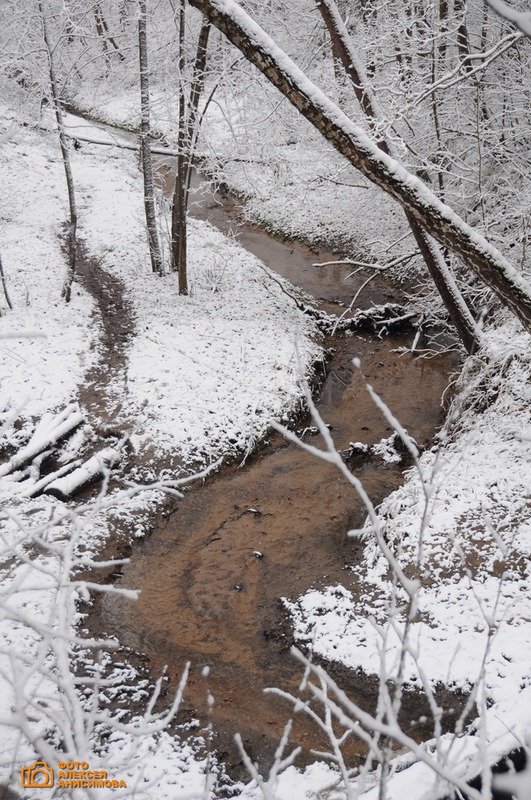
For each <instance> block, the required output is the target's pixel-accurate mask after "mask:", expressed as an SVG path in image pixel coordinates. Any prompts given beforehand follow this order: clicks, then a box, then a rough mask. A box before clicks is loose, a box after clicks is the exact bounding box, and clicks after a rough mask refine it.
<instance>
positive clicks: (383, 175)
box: [190, 0, 531, 332]
mask: <svg viewBox="0 0 531 800" xmlns="http://www.w3.org/2000/svg"><path fill="white" fill-rule="evenodd" d="M190 4H191V5H192V6H194V7H195V8H197V9H199V10H200V11H201V12H202V13H203V14H205V16H206V17H207V18H208V19H209V20H210V22H211V23H212V24H213V25H214V26H215V27H216V28H218V30H220V31H221V32H222V33H224V34H225V36H227V38H228V39H229V40H230V41H231V42H232V43H233V44H234V45H235V46H236V47H237V48H238V49H239V50H240V51H241V52H242V53H243V55H244V56H245V57H246V58H247V60H248V61H249V62H250V63H252V64H254V65H255V66H256V67H257V68H258V69H259V70H260V71H261V72H262V73H263V74H264V75H265V76H266V77H267V78H268V80H269V81H270V82H271V83H272V84H273V85H274V86H275V87H276V88H277V89H278V90H279V91H280V92H281V93H282V94H283V95H284V96H285V97H286V98H287V99H288V100H289V101H290V102H291V103H292V105H293V106H294V107H295V108H297V110H298V111H299V112H300V113H301V114H302V115H303V116H304V117H305V118H306V119H307V120H308V121H309V122H311V123H312V125H314V127H315V128H316V129H317V130H318V131H319V132H320V133H321V134H322V136H324V137H325V138H326V139H327V141H329V142H330V143H331V144H332V145H333V147H335V148H336V150H338V152H340V153H341V154H342V155H343V156H344V157H345V158H347V159H348V161H349V162H350V163H351V164H352V165H353V166H354V167H355V168H356V169H358V170H359V171H360V172H361V173H362V174H363V175H365V177H366V178H367V179H368V180H370V181H372V182H373V183H374V184H376V185H377V186H379V187H380V188H381V189H383V190H384V191H385V192H387V193H388V194H389V195H391V197H393V198H394V199H395V200H397V201H398V202H399V203H400V204H401V205H402V206H403V207H404V208H405V209H406V210H407V211H408V212H409V214H410V215H411V217H412V218H413V219H414V220H416V222H417V223H418V224H420V225H421V226H423V227H424V228H425V229H426V230H427V231H428V232H429V234H430V236H433V238H434V239H436V240H437V241H438V242H439V243H440V244H442V245H443V246H444V247H448V248H449V249H450V250H452V251H453V252H454V253H456V255H458V256H459V257H460V258H461V259H462V260H463V262H464V263H465V264H466V265H467V266H468V267H469V268H470V269H471V270H472V271H473V272H474V273H475V274H476V275H477V276H478V277H479V278H480V279H481V280H482V281H483V282H484V283H486V284H487V285H488V286H489V287H490V288H491V289H492V290H493V291H494V292H495V294H496V295H497V296H498V297H499V299H500V300H501V302H502V303H503V304H504V305H505V306H506V307H507V308H509V309H510V310H511V311H512V312H513V313H514V314H515V315H516V316H517V317H518V319H520V320H521V322H522V324H523V325H524V326H525V328H526V329H527V330H528V331H529V332H531V286H529V284H528V283H527V282H526V281H525V280H524V278H523V277H522V276H521V275H520V274H519V273H518V272H517V271H516V270H515V269H514V267H512V265H511V264H509V262H508V261H506V259H505V258H504V257H503V256H502V254H501V253H500V252H499V251H498V250H496V248H494V247H493V246H492V245H490V244H489V243H488V242H487V241H486V240H485V239H484V238H483V237H481V236H480V235H479V234H477V233H476V232H475V231H474V230H473V229H471V228H470V227H469V226H468V225H467V224H466V223H465V222H464V221H463V220H462V219H461V218H460V217H459V216H458V215H457V214H456V213H455V212H454V211H453V210H452V209H451V208H449V207H448V206H447V205H445V204H444V203H442V202H441V201H440V200H439V199H438V198H437V197H436V196H435V195H434V194H433V192H431V191H430V190H429V189H428V188H427V187H426V186H425V185H424V184H423V183H422V182H421V181H420V180H419V179H418V178H417V177H416V176H414V175H412V174H410V173H408V172H407V170H405V169H404V168H403V167H402V166H401V165H400V164H398V163H397V162H396V161H395V160H394V159H392V158H391V157H390V156H388V155H386V154H385V153H382V152H381V150H379V149H378V147H377V146H376V145H374V144H373V143H372V142H371V141H370V140H368V139H367V137H366V136H365V135H364V133H363V132H362V131H361V130H360V129H359V128H358V127H357V126H356V125H354V123H352V121H351V120H349V119H348V117H346V116H345V114H343V112H342V111H341V110H340V109H339V108H338V107H337V106H336V105H335V104H334V103H332V102H331V101H330V100H329V99H328V98H327V97H326V96H325V95H324V94H323V93H322V92H321V91H320V90H319V89H318V88H317V87H316V86H315V85H314V84H313V83H312V82H311V81H310V80H308V78H307V77H306V76H305V75H304V74H303V73H302V72H301V70H299V69H298V67H297V66H296V65H295V64H294V63H293V62H292V61H291V59H289V58H288V56H286V54H285V53H283V51H282V50H280V49H279V48H278V47H277V46H276V45H275V44H274V42H272V41H271V40H270V39H269V37H267V35H266V34H265V33H264V32H263V31H262V30H261V28H260V27H259V26H258V25H257V24H256V23H255V22H254V21H253V20H252V19H251V18H250V17H249V16H248V15H247V14H246V13H245V12H244V11H243V10H242V9H241V8H240V7H239V6H237V5H235V4H234V3H227V2H225V0H190Z"/></svg>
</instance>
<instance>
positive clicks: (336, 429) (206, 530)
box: [92, 194, 456, 777]
mask: <svg viewBox="0 0 531 800" xmlns="http://www.w3.org/2000/svg"><path fill="white" fill-rule="evenodd" d="M192 214H193V215H194V216H198V217H201V218H203V219H208V220H209V221H210V222H211V223H212V224H214V225H216V226H217V227H219V228H220V229H221V230H222V231H223V232H225V233H227V232H230V231H233V232H234V234H235V235H236V237H237V239H238V240H239V241H240V243H241V244H242V245H243V246H244V247H245V248H246V249H248V250H250V251H251V252H252V253H254V254H256V255H257V256H258V257H259V258H260V259H261V260H262V261H263V262H264V263H265V264H266V265H267V266H268V267H269V268H271V269H272V270H275V271H276V272H278V273H280V274H281V275H284V276H286V277H288V278H289V279H290V280H291V281H292V283H294V284H296V285H297V286H300V287H302V288H303V289H305V290H306V291H307V292H309V293H311V294H312V295H313V296H314V297H316V298H317V299H318V300H319V303H320V307H322V308H325V309H326V310H327V311H335V313H341V312H342V311H343V310H344V308H343V307H342V306H341V305H339V303H340V302H342V303H347V304H348V303H349V302H350V300H351V298H352V296H353V294H354V292H355V291H356V289H357V287H358V285H359V284H360V283H361V280H362V278H361V277H360V278H350V279H347V278H346V276H347V275H348V273H349V271H350V268H349V267H348V266H346V265H336V266H329V267H324V268H316V267H315V266H313V264H314V263H315V262H319V261H327V260H333V259H334V256H333V255H331V254H329V253H326V252H317V251H314V250H310V249H309V248H307V247H305V246H304V245H300V244H297V243H287V244H286V243H283V242H281V241H279V240H278V239H275V238H273V237H271V236H269V235H268V234H267V233H265V232H264V231H262V230H260V229H259V228H256V227H254V226H252V225H247V224H246V225H243V226H241V225H238V224H237V221H236V218H237V206H236V204H235V203H234V201H230V200H226V199H224V200H223V202H221V199H220V198H219V196H212V195H210V194H207V195H203V196H202V198H201V202H200V203H199V204H197V203H194V205H193V207H192ZM396 294H397V290H395V289H393V288H392V287H390V286H388V285H386V284H384V283H383V282H379V283H377V282H374V283H372V284H371V285H370V287H369V288H368V289H367V290H366V291H365V292H364V293H363V295H362V297H361V299H360V305H362V306H364V307H368V306H370V305H371V304H372V303H380V302H386V301H388V300H391V301H396V300H397V297H396ZM398 299H399V298H398ZM325 344H326V346H327V347H329V348H334V351H335V352H334V354H333V356H332V358H331V360H330V361H329V363H328V365H327V377H326V379H325V381H324V384H323V385H322V388H321V390H320V393H319V402H318V408H319V411H320V412H321V414H322V416H323V418H324V420H325V421H326V422H327V423H328V424H329V425H330V426H331V429H332V433H333V436H334V439H335V441H336V444H337V446H338V448H340V449H345V448H346V447H348V444H349V442H352V441H362V442H365V443H367V444H369V445H371V444H374V443H376V442H378V441H379V440H380V439H381V438H382V437H388V436H389V435H390V434H391V433H392V431H391V429H390V427H389V425H388V423H387V421H386V420H385V419H384V418H383V417H382V415H381V414H380V412H378V410H377V409H376V408H375V407H374V405H373V404H372V402H371V401H370V398H369V397H368V394H367V392H366V390H365V387H364V381H363V377H362V376H361V375H360V373H359V371H357V370H356V369H355V368H354V367H353V365H352V359H353V358H354V357H359V358H361V361H362V370H363V374H364V376H365V377H366V379H367V380H368V381H369V382H370V383H371V384H372V385H373V387H374V388H375V389H376V390H377V391H378V392H379V393H380V394H381V395H382V397H383V398H384V399H385V400H386V401H387V402H388V403H389V405H390V406H391V408H392V410H393V412H394V414H395V415H396V416H397V417H398V418H399V419H400V421H401V422H402V424H403V425H404V426H405V427H406V428H407V429H408V431H409V433H410V434H411V435H413V436H414V437H415V439H416V440H417V442H418V443H419V444H420V445H421V446H426V445H429V444H430V442H431V441H432V438H433V435H434V433H435V431H436V429H437V427H438V426H439V425H440V424H441V422H442V418H443V417H442V410H441V396H442V394H443V392H444V390H445V387H446V386H447V383H448V376H449V373H450V371H451V370H452V369H453V368H454V367H455V365H456V361H455V356H451V355H448V354H446V355H438V356H435V357H433V358H430V359H423V358H415V357H412V356H411V355H410V354H405V355H400V354H399V353H398V352H396V351H397V349H398V348H404V347H407V346H408V344H410V337H409V336H408V335H401V336H390V337H387V338H383V339H379V338H378V337H376V336H370V335H365V336H360V335H353V336H346V337H336V338H331V337H330V338H328V340H327V341H326V342H325ZM272 345H273V343H272ZM311 441H312V443H313V444H315V445H317V446H322V442H321V441H320V438H319V437H313V438H312V439H311ZM354 468H355V470H356V474H357V475H358V477H360V478H362V480H363V483H364V485H365V488H366V490H367V492H368V494H369V496H370V497H371V498H372V500H373V502H375V503H378V502H380V501H381V500H382V499H383V498H384V497H385V496H386V495H388V494H389V493H390V492H391V491H392V490H393V489H395V488H396V487H397V486H399V485H400V483H401V482H402V480H403V477H402V472H401V468H400V467H397V466H395V465H389V464H383V463H382V462H376V461H371V460H367V461H365V462H364V461H362V460H360V461H359V463H357V465H355V466H354ZM364 519H365V513H364V509H363V507H362V505H361V502H360V501H359V499H358V498H357V496H356V494H355V493H354V491H353V490H352V489H351V488H350V487H349V486H348V485H347V484H346V482H345V481H344V479H343V478H341V476H340V475H339V474H338V472H337V471H336V470H334V469H332V468H331V467H329V466H328V465H326V464H324V463H323V462H321V461H318V460H316V459H314V458H312V457H311V456H310V455H308V454H307V453H305V452H303V451H302V450H301V449H300V448H298V447H296V446H294V445H288V444H286V442H285V441H284V440H283V439H282V438H281V437H280V436H278V435H276V436H274V437H272V439H271V443H270V444H269V446H262V447H261V448H260V449H259V451H258V452H257V453H256V454H254V455H253V456H252V457H251V458H249V459H248V461H247V463H246V464H245V465H244V466H243V467H241V468H238V467H237V466H236V465H234V467H232V468H225V469H224V470H223V471H222V473H221V474H220V475H217V476H215V477H214V478H213V479H211V480H209V481H207V482H206V483H205V484H204V485H203V486H200V487H197V486H196V487H195V488H193V489H191V490H190V491H189V492H188V493H187V494H186V496H185V498H184V499H183V500H182V501H175V502H173V505H172V507H171V508H170V509H169V511H167V512H166V513H165V514H164V515H163V516H161V517H160V518H158V519H156V520H155V521H154V526H153V530H152V533H151V534H150V535H149V536H148V537H146V538H145V539H144V540H143V541H139V542H137V543H134V545H133V547H132V551H131V553H130V562H129V564H128V565H127V566H125V567H124V568H123V570H122V575H121V577H120V578H119V580H118V581H117V585H118V586H121V587H127V588H135V589H140V590H141V594H140V599H139V600H138V602H136V603H132V602H131V601H126V600H123V599H120V598H119V597H117V596H114V595H106V596H105V597H104V599H103V600H102V601H101V602H99V603H98V604H97V606H96V607H95V609H94V612H93V615H92V616H93V619H94V614H95V615H96V616H97V618H98V619H97V620H96V625H97V627H98V628H100V629H102V630H104V631H105V632H106V633H107V634H115V635H116V636H117V637H118V638H119V640H120V642H121V644H122V645H123V646H124V647H127V648H132V649H133V650H135V651H136V652H139V653H142V654H145V656H146V657H147V659H148V664H149V667H150V669H151V670H152V671H153V674H157V673H160V670H161V669H163V668H164V666H165V665H167V670H168V676H169V678H170V684H171V686H172V687H173V688H175V686H176V684H177V682H178V680H179V678H180V675H181V672H182V669H183V666H184V664H185V662H186V661H190V662H191V665H192V666H191V673H190V679H189V682H188V685H187V688H186V692H185V703H184V708H183V712H182V715H181V718H182V719H189V718H191V717H194V718H197V719H199V721H200V725H201V726H203V727H204V726H205V725H206V724H207V723H208V721H209V720H210V721H212V723H213V726H214V729H215V735H214V740H213V741H214V747H215V748H216V749H217V750H218V751H219V752H220V753H221V754H223V756H224V758H225V760H226V762H227V765H228V767H229V770H231V769H232V772H233V774H234V775H235V776H237V777H238V770H239V763H240V757H239V755H238V753H237V751H236V748H235V746H234V743H233V737H234V734H235V733H236V732H237V731H239V732H240V733H241V735H242V737H243V740H244V743H245V745H246V747H247V748H248V750H249V753H250V755H251V757H252V758H253V759H254V760H255V761H257V762H258V763H259V764H260V766H261V767H262V768H267V765H268V764H270V763H271V759H272V756H273V753H274V750H275V747H276V745H277V742H278V737H279V735H280V734H281V732H282V729H283V725H284V723H285V722H286V720H287V719H288V718H289V717H290V715H291V707H290V705H289V704H288V703H287V702H286V701H285V700H282V699H280V698H277V697H275V696H273V695H269V694H264V693H263V689H264V688H265V687H279V688H281V689H284V690H288V691H292V692H296V690H297V686H298V683H299V681H300V678H301V669H300V667H299V665H298V664H297V663H296V662H295V661H294V659H293V657H292V655H291V654H290V652H289V648H290V645H291V639H290V632H289V623H288V622H287V620H286V614H285V611H284V609H283V607H282V604H281V600H280V598H282V597H287V598H289V599H295V598H296V597H297V596H299V595H300V594H302V593H304V592H305V591H306V590H307V589H309V588H310V587H324V586H327V585H333V584H336V583H342V584H343V585H344V586H346V587H347V588H349V589H351V590H353V591H354V592H356V591H357V585H358V577H357V570H356V564H357V563H359V562H360V559H361V557H362V552H361V549H360V546H359V544H357V543H356V542H354V541H352V540H349V539H348V538H347V537H346V535H345V534H346V531H347V530H349V528H352V527H359V526H360V525H361V524H362V523H363V521H364ZM256 553H259V554H261V557H260V556H258V555H257V554H256ZM347 565H349V566H353V567H354V569H349V568H347ZM205 666H209V667H210V671H209V676H208V678H205V677H203V675H202V671H203V668H204V667H205ZM333 674H334V676H335V677H336V678H337V679H338V682H339V683H340V684H341V685H342V686H343V688H345V690H346V691H347V692H348V694H349V695H350V696H351V697H353V699H354V700H356V701H357V702H360V703H361V704H362V705H364V706H365V707H372V706H373V704H374V701H375V697H376V690H377V683H376V680H375V679H374V678H372V677H370V676H364V675H363V674H362V673H356V674H354V673H348V672H347V671H345V670H337V669H336V670H335V671H334V672H333ZM208 692H210V693H211V694H212V695H213V697H214V698H215V704H214V707H213V709H212V712H211V714H210V717H209V716H208V714H207V702H206V698H207V693H208ZM425 711H426V709H425V707H424V704H423V702H422V700H421V699H419V697H418V695H416V694H413V693H412V694H411V695H407V694H406V700H405V714H406V717H407V718H408V719H414V718H418V717H419V715H421V714H422V713H424V712H425ZM417 729H418V728H417ZM421 732H422V731H421ZM291 738H292V740H293V743H297V744H301V745H302V747H303V754H302V756H301V759H300V760H299V762H297V763H304V761H306V760H308V759H310V758H311V755H310V751H311V749H312V748H317V749H322V748H323V747H325V743H324V742H323V741H322V739H321V738H320V736H319V733H318V731H317V730H316V728H315V726H314V724H313V723H311V722H310V721H308V720H307V719H306V718H305V717H304V716H302V715H298V719H297V720H296V722H295V725H294V729H293V733H292V737H291ZM357 752H358V751H357V750H356V745H351V756H352V758H353V759H355V758H356V755H357ZM359 752H361V750H360V751H359Z"/></svg>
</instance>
